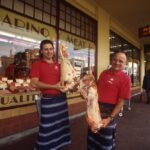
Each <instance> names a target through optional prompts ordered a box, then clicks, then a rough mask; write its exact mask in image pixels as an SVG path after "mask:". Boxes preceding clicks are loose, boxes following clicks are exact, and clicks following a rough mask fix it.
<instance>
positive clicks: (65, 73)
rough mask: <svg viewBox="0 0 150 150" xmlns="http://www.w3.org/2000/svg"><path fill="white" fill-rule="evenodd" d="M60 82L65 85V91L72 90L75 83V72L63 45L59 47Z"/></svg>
mask: <svg viewBox="0 0 150 150" xmlns="http://www.w3.org/2000/svg"><path fill="white" fill-rule="evenodd" d="M59 50H60V56H61V81H63V82H64V83H65V90H66V91H69V90H72V89H73V88H74V86H75V83H76V77H77V75H76V71H75V69H74V68H73V66H72V64H71V62H70V60H69V59H68V52H67V50H66V48H65V46H64V45H62V44H61V45H60V49H59Z"/></svg>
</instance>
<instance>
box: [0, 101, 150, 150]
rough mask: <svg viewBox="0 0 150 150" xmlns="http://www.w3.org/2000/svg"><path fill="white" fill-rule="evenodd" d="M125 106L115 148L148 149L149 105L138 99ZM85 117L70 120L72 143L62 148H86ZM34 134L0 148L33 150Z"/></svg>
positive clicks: (4, 149)
mask: <svg viewBox="0 0 150 150" xmlns="http://www.w3.org/2000/svg"><path fill="white" fill-rule="evenodd" d="M131 108H132V109H131V111H129V110H128V109H127V108H125V111H124V116H123V117H121V118H120V123H119V125H118V128H117V148H116V150H150V105H148V104H145V103H143V102H139V101H138V100H136V101H134V102H132V103H131ZM86 130H87V126H86V121H85V117H84V116H82V117H80V118H77V119H74V120H71V135H72V144H71V145H68V146H66V147H65V148H64V149H63V150H86ZM35 138H36V134H33V135H31V136H27V137H25V138H23V139H20V140H19V141H16V142H14V143H11V144H7V145H5V146H3V147H0V150H33V147H34V142H35Z"/></svg>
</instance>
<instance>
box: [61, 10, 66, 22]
mask: <svg viewBox="0 0 150 150" xmlns="http://www.w3.org/2000/svg"><path fill="white" fill-rule="evenodd" d="M60 19H62V20H65V13H64V12H63V11H61V12H60Z"/></svg>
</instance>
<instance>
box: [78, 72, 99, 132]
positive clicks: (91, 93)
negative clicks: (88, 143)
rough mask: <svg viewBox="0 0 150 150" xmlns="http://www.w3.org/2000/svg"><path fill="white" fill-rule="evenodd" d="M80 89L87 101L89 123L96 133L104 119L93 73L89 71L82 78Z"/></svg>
mask: <svg viewBox="0 0 150 150" xmlns="http://www.w3.org/2000/svg"><path fill="white" fill-rule="evenodd" d="M79 91H80V93H81V95H82V96H83V98H84V99H86V102H87V112H86V120H87V123H88V125H89V127H90V128H91V130H92V131H93V132H94V133H96V132H97V131H98V130H99V129H100V128H101V127H102V123H101V120H102V119H101V115H100V109H99V104H98V92H97V85H96V83H95V78H94V76H93V74H92V73H90V72H89V73H88V74H85V75H84V76H83V77H82V78H81V79H80V84H79Z"/></svg>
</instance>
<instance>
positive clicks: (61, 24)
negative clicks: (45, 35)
mask: <svg viewBox="0 0 150 150" xmlns="http://www.w3.org/2000/svg"><path fill="white" fill-rule="evenodd" d="M60 28H61V29H65V22H64V21H63V20H60Z"/></svg>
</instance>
